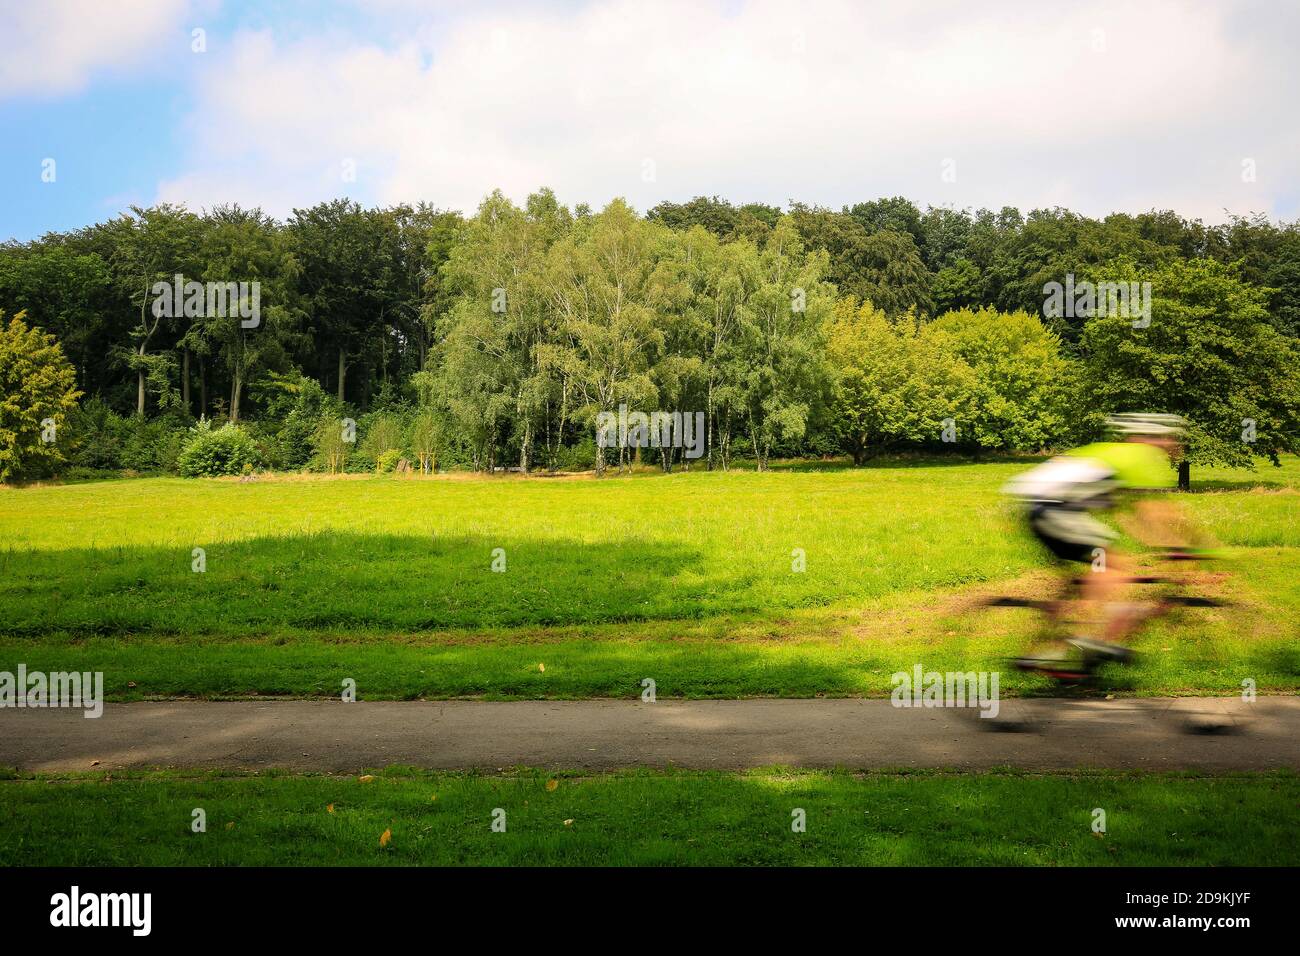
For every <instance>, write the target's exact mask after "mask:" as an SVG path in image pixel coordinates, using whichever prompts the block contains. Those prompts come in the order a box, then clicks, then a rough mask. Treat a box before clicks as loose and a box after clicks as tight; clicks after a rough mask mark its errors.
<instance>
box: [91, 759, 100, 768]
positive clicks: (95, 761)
mask: <svg viewBox="0 0 1300 956" xmlns="http://www.w3.org/2000/svg"><path fill="white" fill-rule="evenodd" d="M90 765H91V766H92V767H98V766H99V761H98V760H92V761H91V762H90Z"/></svg>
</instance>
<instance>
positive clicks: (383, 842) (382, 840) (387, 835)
mask: <svg viewBox="0 0 1300 956" xmlns="http://www.w3.org/2000/svg"><path fill="white" fill-rule="evenodd" d="M392 838H393V831H392V830H385V831H384V832H383V833H381V834H380V835H379V845H380V846H388V841H389V840H391V839H392Z"/></svg>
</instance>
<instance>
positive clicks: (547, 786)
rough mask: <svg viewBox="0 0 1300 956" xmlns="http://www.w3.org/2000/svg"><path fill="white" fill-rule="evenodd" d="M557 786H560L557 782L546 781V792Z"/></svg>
mask: <svg viewBox="0 0 1300 956" xmlns="http://www.w3.org/2000/svg"><path fill="white" fill-rule="evenodd" d="M559 785H560V781H558V780H548V781H546V789H547V790H548V791H554V790H555V788H556V787H558V786H559Z"/></svg>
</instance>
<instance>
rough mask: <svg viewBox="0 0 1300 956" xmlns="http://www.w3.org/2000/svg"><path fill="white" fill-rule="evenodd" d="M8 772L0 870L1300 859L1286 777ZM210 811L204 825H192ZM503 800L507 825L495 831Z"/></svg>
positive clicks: (1, 806)
mask: <svg viewBox="0 0 1300 956" xmlns="http://www.w3.org/2000/svg"><path fill="white" fill-rule="evenodd" d="M10 777H11V778H10V779H7V780H6V779H0V866H22V865H30V864H32V863H34V862H35V861H37V860H39V861H40V863H41V864H42V865H46V866H88V865H89V866H113V865H173V866H203V865H230V864H241V865H264V866H275V865H294V864H296V865H333V864H351V865H412V864H437V865H476V864H484V865H508V864H523V865H530V866H565V865H581V864H587V865H629V864H640V865H668V864H686V863H689V864H694V865H718V864H728V865H792V864H822V865H828V864H852V865H869V866H874V865H894V866H898V865H949V866H976V865H981V866H993V865H1002V866H1048V865H1070V866H1105V865H1121V866H1168V865H1184V866H1188V865H1198V866H1199V865H1214V866H1293V865H1295V864H1296V863H1297V862H1300V830H1297V828H1296V827H1295V826H1294V820H1295V807H1296V803H1297V801H1298V800H1300V778H1297V777H1296V776H1295V775H1294V774H1291V773H1277V774H1255V775H1233V776H1214V777H1197V776H1193V775H1185V774H1121V773H1100V772H1097V773H1071V774H1023V773H1012V772H994V773H985V774H942V773H915V772H912V773H884V772H882V773H872V774H865V775H863V774H850V773H844V772H837V773H820V772H806V771H797V772H796V771H783V770H775V769H774V770H767V771H756V772H751V773H743V774H731V773H712V772H710V773H706V772H694V773H687V772H650V771H640V772H623V773H615V774H605V775H600V776H595V777H580V776H573V775H559V776H548V775H547V774H545V773H543V772H540V771H528V770H523V771H516V772H513V773H507V774H505V775H495V776H479V775H468V774H452V773H437V772H428V771H417V770H410V769H401V768H390V769H389V770H388V771H386V772H382V773H377V774H375V775H374V779H372V780H370V781H368V782H363V781H362V780H361V779H360V778H358V777H351V776H348V777H339V776H322V775H316V776H299V775H294V776H291V775H280V774H269V775H260V776H228V775H226V776H222V775H215V774H199V775H195V774H188V775H187V774H182V773H177V772H150V773H135V774H125V775H124V774H114V775H113V776H112V777H111V778H110V777H108V776H106V775H102V774H96V775H84V776H76V777H20V776H18V775H13V774H11V775H10ZM551 781H554V785H552V784H551ZM196 808H202V809H203V810H204V812H205V814H206V826H207V829H206V832H203V833H195V832H192V829H191V824H192V821H193V819H194V816H193V811H194V809H196ZM496 808H501V809H502V810H504V811H505V824H506V829H505V832H503V833H497V832H493V831H492V829H491V822H492V815H493V811H494V810H495V809H496ZM1097 808H1101V809H1102V810H1104V811H1105V813H1106V818H1105V826H1106V832H1105V833H1104V834H1100V835H1099V834H1096V833H1094V832H1093V829H1092V823H1093V820H1094V815H1093V811H1094V810H1095V809H1097ZM796 809H802V810H803V811H804V814H805V820H806V830H805V832H802V833H796V832H793V830H792V824H793V822H794V819H795V818H794V816H793V812H794V811H795V810H796ZM385 832H387V833H388V834H389V839H388V840H387V842H386V845H383V846H381V843H380V841H381V838H382V836H383V834H384V833H385Z"/></svg>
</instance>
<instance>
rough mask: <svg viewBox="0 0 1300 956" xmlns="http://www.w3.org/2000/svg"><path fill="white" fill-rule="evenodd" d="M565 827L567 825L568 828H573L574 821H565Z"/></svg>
mask: <svg viewBox="0 0 1300 956" xmlns="http://www.w3.org/2000/svg"><path fill="white" fill-rule="evenodd" d="M564 825H565V826H566V827H571V826H573V820H572V819H569V820H565V821H564Z"/></svg>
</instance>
